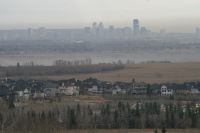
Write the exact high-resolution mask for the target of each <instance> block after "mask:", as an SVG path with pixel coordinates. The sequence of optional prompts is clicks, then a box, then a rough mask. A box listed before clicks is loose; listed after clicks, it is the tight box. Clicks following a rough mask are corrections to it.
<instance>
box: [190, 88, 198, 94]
mask: <svg viewBox="0 0 200 133" xmlns="http://www.w3.org/2000/svg"><path fill="white" fill-rule="evenodd" d="M190 93H191V94H199V93H200V91H199V89H196V88H192V89H191V91H190Z"/></svg>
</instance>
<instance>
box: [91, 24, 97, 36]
mask: <svg viewBox="0 0 200 133" xmlns="http://www.w3.org/2000/svg"><path fill="white" fill-rule="evenodd" d="M96 33H97V23H96V22H94V23H92V34H93V35H96Z"/></svg>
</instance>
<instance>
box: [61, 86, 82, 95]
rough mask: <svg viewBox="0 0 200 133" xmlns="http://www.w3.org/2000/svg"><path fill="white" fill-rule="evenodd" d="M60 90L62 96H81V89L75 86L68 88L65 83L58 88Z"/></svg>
mask: <svg viewBox="0 0 200 133" xmlns="http://www.w3.org/2000/svg"><path fill="white" fill-rule="evenodd" d="M58 90H59V93H60V94H61V95H66V96H73V95H75V96H77V95H79V87H78V86H75V85H71V86H68V87H66V86H65V85H64V83H63V84H62V86H60V87H59V88H58Z"/></svg>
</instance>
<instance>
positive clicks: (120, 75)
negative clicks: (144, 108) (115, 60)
mask: <svg viewBox="0 0 200 133" xmlns="http://www.w3.org/2000/svg"><path fill="white" fill-rule="evenodd" d="M89 77H94V78H98V79H99V80H105V81H111V82H114V81H127V82H129V81H131V80H132V78H135V79H136V80H137V81H145V82H148V83H161V82H184V81H191V80H200V62H187V63H168V64H162V63H153V64H135V65H126V66H125V68H124V69H122V70H116V71H108V72H100V73H89V74H68V75H61V76H58V75H54V76H34V77H32V78H37V79H51V80H61V79H70V78H77V79H81V80H83V79H86V78H89Z"/></svg>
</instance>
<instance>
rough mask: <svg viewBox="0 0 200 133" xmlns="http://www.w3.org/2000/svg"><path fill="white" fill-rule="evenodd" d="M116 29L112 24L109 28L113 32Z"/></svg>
mask: <svg viewBox="0 0 200 133" xmlns="http://www.w3.org/2000/svg"><path fill="white" fill-rule="evenodd" d="M114 29H115V28H114V26H113V25H110V26H109V28H108V31H109V33H113V32H114Z"/></svg>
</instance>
